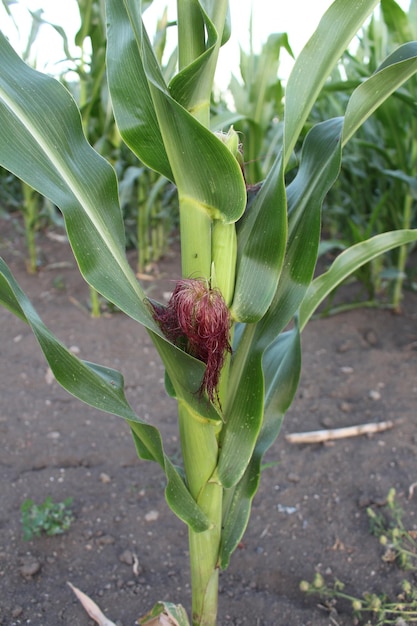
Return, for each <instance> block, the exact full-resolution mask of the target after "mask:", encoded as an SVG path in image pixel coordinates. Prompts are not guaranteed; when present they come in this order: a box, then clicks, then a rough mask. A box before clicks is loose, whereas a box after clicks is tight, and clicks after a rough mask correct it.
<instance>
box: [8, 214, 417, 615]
mask: <svg viewBox="0 0 417 626" xmlns="http://www.w3.org/2000/svg"><path fill="white" fill-rule="evenodd" d="M54 232H55V234H57V233H58V234H59V232H58V231H52V236H53V234H54ZM50 237H51V231H50V232H49V233H43V234H40V235H39V242H40V244H41V245H40V248H41V250H42V254H43V257H42V265H41V267H40V270H39V272H38V274H37V275H35V276H29V275H28V274H27V273H26V272H25V262H24V248H23V244H22V234H21V231H20V230H19V224H18V223H17V222H15V221H14V220H8V221H5V220H3V221H0V254H1V255H2V256H3V257H4V258H5V259H6V261H7V262H8V263H9V264H10V266H11V268H12V270H13V272H14V274H15V276H16V277H17V278H18V280H19V281H20V283H21V285H22V286H23V288H24V290H25V291H26V293H27V294H28V295H29V296H30V297H31V298H32V300H33V302H34V304H35V306H36V308H37V310H38V312H39V313H40V314H41V316H42V318H43V319H44V321H45V322H46V324H47V325H48V326H49V327H50V328H51V329H52V330H53V332H54V333H55V334H56V335H58V337H59V338H60V339H61V340H62V341H64V342H65V343H66V345H67V346H71V347H73V349H75V350H76V351H77V353H78V354H79V355H80V356H81V357H82V358H86V359H88V360H91V361H95V362H97V363H101V364H107V365H109V366H111V367H114V368H116V369H120V370H121V371H122V372H123V374H124V376H125V379H126V386H127V396H128V398H129V400H130V402H131V404H132V406H133V407H134V408H135V410H136V411H137V412H138V414H139V415H140V416H141V417H143V418H145V419H148V420H149V421H151V422H152V423H154V424H156V425H157V426H158V427H160V428H161V430H162V432H163V437H164V440H165V442H166V447H167V450H168V451H169V453H170V454H172V455H177V453H178V432H177V418H176V406H175V403H174V402H173V401H172V400H170V399H169V398H167V396H166V395H165V391H164V385H163V368H162V365H161V363H160V362H159V360H158V357H157V355H156V353H155V350H154V349H153V346H152V344H151V341H150V340H149V338H148V336H147V334H146V332H145V331H144V330H143V329H142V328H141V327H139V326H138V325H137V324H136V323H135V322H133V321H132V320H130V319H128V318H126V317H124V316H123V315H121V314H119V313H108V312H107V313H106V314H104V315H103V316H102V317H101V318H100V319H92V318H91V317H90V315H89V313H88V300H89V294H88V288H87V287H86V285H85V283H84V282H83V281H82V279H81V278H80V276H79V273H78V271H77V269H76V266H75V264H74V261H73V258H72V256H71V253H70V250H69V247H68V244H66V243H63V242H59V241H55V240H52V239H51V238H50ZM177 269H178V258H177V257H176V256H175V255H174V256H169V257H168V258H166V259H165V260H164V261H163V262H162V263H161V264H160V265H159V267H158V268H157V271H156V272H155V273H154V277H153V279H152V280H150V281H147V282H145V283H144V284H145V286H146V288H147V289H148V290H149V294H150V295H152V296H154V297H155V296H158V295H160V294H161V293H162V292H164V291H168V290H169V289H170V285H171V284H172V283H170V280H169V279H170V278H171V277H173V276H175V275H176V272H177ZM0 357H1V358H0V374H1V375H0V433H1V456H0V467H1V478H2V480H1V493H0V498H1V500H0V501H1V507H0V590H1V591H0V623H1V624H2V625H6V626H15V625H16V626H17V625H20V624H31V625H33V626H58V625H60V624H63V625H68V626H69V625H70V626H87V625H90V624H92V622H91V620H90V619H89V618H88V617H87V615H86V614H85V613H84V611H83V609H82V608H81V606H80V604H79V603H78V601H77V600H76V599H75V597H74V596H73V594H72V592H71V590H70V589H69V587H68V586H67V581H71V582H72V583H73V584H74V585H76V586H77V587H79V588H81V589H82V590H83V591H84V592H86V593H87V594H89V595H90V596H91V597H92V598H93V599H94V600H96V601H97V602H98V604H99V605H100V607H101V608H102V610H103V611H104V612H105V613H106V614H107V616H108V618H110V619H112V620H113V621H114V622H116V623H117V624H118V625H119V624H120V625H123V626H130V625H133V624H134V622H135V620H136V619H137V618H138V617H140V616H141V615H143V614H144V613H145V612H146V611H147V610H148V609H149V608H150V607H151V606H152V605H153V603H155V602H156V601H157V600H171V601H173V602H181V603H183V604H184V605H185V606H186V607H187V609H188V608H189V604H190V586H189V572H188V563H187V535H186V530H185V528H184V527H183V525H182V524H181V522H179V521H178V520H177V519H176V518H175V517H174V515H173V514H172V513H171V512H170V510H169V509H168V507H167V505H166V504H165V501H164V496H163V485H164V476H163V474H162V471H161V470H160V469H159V468H158V467H157V466H155V465H154V464H151V463H145V462H142V461H139V460H138V459H137V457H136V455H135V450H134V446H133V442H132V440H131V437H130V433H129V429H128V427H127V425H126V424H125V423H124V422H123V420H121V419H120V418H116V417H113V416H110V415H107V414H104V413H99V412H98V411H96V410H93V409H91V408H89V407H87V406H85V405H83V404H81V403H80V402H79V401H77V400H75V399H73V398H72V397H70V396H69V395H67V393H66V392H64V391H63V390H62V389H61V388H60V387H59V386H58V384H57V383H56V382H54V381H52V380H51V378H50V376H49V372H48V368H47V366H46V363H45V362H44V360H43V356H42V353H41V351H40V349H39V347H38V345H37V343H36V341H35V339H34V338H33V336H32V334H31V332H30V330H29V329H28V328H27V327H26V326H25V324H23V323H22V322H21V321H19V320H18V319H17V318H15V317H14V316H13V315H12V314H11V313H10V312H8V311H7V310H5V309H0ZM416 366H417V297H416V295H413V294H406V297H405V300H404V307H403V312H402V314H401V315H394V314H393V313H391V312H390V311H387V310H380V309H379V310H370V309H367V310H366V309H362V310H360V309H357V310H354V311H352V312H349V313H344V314H341V315H338V316H334V317H329V318H327V319H319V320H315V321H312V322H311V323H310V325H309V326H308V328H307V329H306V331H305V333H304V335H303V373H302V380H301V384H300V388H299V391H298V393H297V397H296V400H295V402H294V404H293V406H292V408H291V410H290V411H289V413H288V415H287V417H286V420H285V424H284V428H283V432H282V434H281V435H280V437H279V439H278V440H277V442H276V444H275V445H274V446H273V448H272V449H271V450H270V452H269V453H268V455H267V459H266V460H267V461H268V462H270V463H271V464H272V465H271V466H270V467H268V469H265V471H264V474H263V478H262V482H261V487H260V490H259V492H258V494H257V496H256V498H255V501H254V506H253V512H252V517H251V521H250V524H249V527H248V530H247V532H246V534H245V537H244V540H243V542H242V544H241V546H240V547H239V549H238V550H237V552H236V553H235V554H234V556H233V558H232V563H231V566H230V568H229V570H227V571H226V572H223V573H222V574H221V593H220V616H219V625H221V626H231V625H232V624H233V625H238V624H242V625H243V624H244V625H248V626H271V625H275V626H319V625H320V626H334V625H339V626H347V625H349V626H350V625H352V624H353V618H352V614H351V611H350V607H349V605H348V604H347V603H343V602H340V601H339V602H338V603H337V605H336V608H335V609H333V611H332V612H329V610H328V608H326V607H325V606H324V605H323V604H320V601H319V599H318V598H315V597H306V596H305V595H304V594H303V593H302V592H301V591H300V590H299V583H300V581H301V580H302V579H308V580H311V579H312V577H313V575H314V572H315V571H320V572H322V573H323V574H324V575H325V578H326V580H328V581H329V582H331V581H333V580H334V579H335V578H339V579H341V580H343V581H344V583H345V584H346V591H347V592H349V593H352V594H354V595H359V596H360V595H361V594H362V593H363V592H364V591H372V592H378V593H380V592H386V593H389V594H390V595H393V596H395V595H396V594H397V593H398V592H399V584H400V581H401V580H402V579H403V578H405V577H408V579H409V580H411V581H412V582H414V583H415V582H416V580H415V578H413V574H409V573H404V572H402V571H400V570H399V569H398V568H397V566H396V565H395V564H392V563H386V562H384V561H383V560H382V558H381V557H382V555H383V548H382V546H380V545H379V543H378V541H377V540H376V539H375V538H374V537H373V536H371V534H370V532H369V522H368V517H367V514H366V507H367V506H368V505H374V506H377V505H378V504H381V503H382V502H383V501H384V498H385V496H386V494H387V492H388V490H389V489H390V488H391V487H395V489H396V490H397V498H398V502H399V503H400V504H401V506H402V507H403V508H404V510H405V518H404V519H405V523H406V525H407V527H408V528H409V529H414V530H416V529H417V513H416V511H417V506H416V504H417V489H416V491H415V492H414V495H413V496H412V497H411V498H409V487H410V485H412V484H413V483H415V482H416V481H417V462H416V461H417V428H416V421H417V377H416V372H417V367H416ZM382 420H393V421H394V423H395V425H394V428H392V430H389V431H387V432H384V433H381V434H378V435H374V436H362V437H357V438H354V439H344V440H341V441H337V442H334V443H332V444H316V445H293V444H290V443H289V442H288V441H286V439H285V434H286V433H290V432H299V431H305V430H314V429H317V428H331V427H342V426H350V425H356V424H363V423H367V422H379V421H382ZM48 495H50V496H52V498H53V500H54V501H56V502H58V501H62V500H64V499H65V498H67V497H69V496H71V497H73V499H74V502H73V511H74V514H75V521H74V522H73V524H72V526H71V528H70V530H69V531H68V532H66V533H65V534H63V535H60V536H55V537H40V538H37V539H34V540H32V541H30V542H24V541H23V540H22V527H21V522H20V506H21V504H22V502H23V501H24V500H25V498H28V497H29V498H32V499H33V500H35V501H36V502H37V503H41V502H43V501H44V499H45V498H46V496H48ZM136 559H137V560H136Z"/></svg>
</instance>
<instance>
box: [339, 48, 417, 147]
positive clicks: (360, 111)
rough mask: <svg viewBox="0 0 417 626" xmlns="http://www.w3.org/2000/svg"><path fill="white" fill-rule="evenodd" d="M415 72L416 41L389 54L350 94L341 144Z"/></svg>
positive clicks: (416, 60)
mask: <svg viewBox="0 0 417 626" xmlns="http://www.w3.org/2000/svg"><path fill="white" fill-rule="evenodd" d="M416 72H417V41H411V42H409V43H406V44H404V45H403V46H400V47H399V48H397V50H395V51H394V52H393V53H392V54H390V55H389V56H388V57H387V58H386V59H385V61H384V62H383V63H382V64H381V65H380V67H379V68H378V70H377V71H376V72H375V73H374V74H373V75H372V76H371V77H370V78H368V80H366V81H365V82H364V83H362V84H361V85H359V87H357V88H356V89H355V91H354V92H353V94H352V96H351V97H350V100H349V103H348V106H347V109H346V114H345V124H344V128H343V145H344V144H346V142H347V141H348V140H349V139H350V138H351V137H352V135H353V134H354V133H355V132H356V131H357V130H358V128H359V127H360V126H361V125H362V124H363V122H364V121H365V120H366V119H367V118H368V117H369V116H370V115H371V114H372V113H373V112H374V111H375V110H376V109H377V108H378V107H379V106H380V105H381V104H382V103H383V102H384V101H385V100H386V99H387V98H388V96H390V95H391V94H392V93H393V92H394V91H395V90H396V89H398V87H400V86H401V85H402V84H403V83H404V82H405V81H406V80H408V79H409V78H410V77H411V76H413V75H414V74H415V73H416Z"/></svg>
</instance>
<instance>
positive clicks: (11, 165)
mask: <svg viewBox="0 0 417 626" xmlns="http://www.w3.org/2000/svg"><path fill="white" fill-rule="evenodd" d="M376 5H377V1H376V0H360V1H358V2H355V3H354V5H353V4H351V3H346V2H345V0H336V1H335V2H334V3H333V5H332V6H331V7H330V8H329V10H328V11H327V12H326V13H325V15H324V16H323V18H322V20H321V22H320V24H319V26H318V28H317V30H316V32H315V33H314V35H313V36H312V38H311V40H310V41H309V42H308V44H307V45H306V48H305V49H304V51H303V52H302V53H301V54H300V56H299V58H298V59H297V62H296V64H295V67H294V70H293V72H292V74H291V77H290V79H289V81H288V85H287V90H286V98H285V102H286V111H285V116H284V133H283V138H282V144H281V147H280V151H279V154H278V156H277V158H276V160H275V161H274V163H273V165H272V167H271V168H270V171H269V172H268V175H267V176H266V178H265V181H264V182H263V184H262V187H261V189H260V191H259V193H258V194H257V195H256V197H255V198H254V199H253V201H252V202H251V205H250V207H249V208H246V199H247V193H246V186H245V180H244V175H243V172H242V164H241V161H242V159H241V148H240V146H239V140H238V136H237V134H236V132H235V131H234V130H233V128H231V129H225V131H224V132H221V133H214V132H212V131H211V130H210V96H211V91H212V86H213V79H214V74H215V69H216V62H217V57H218V52H219V48H220V46H221V45H223V44H225V43H226V42H227V39H228V36H229V32H230V23H229V19H228V3H227V0H212V1H211V2H206V1H204V2H203V1H202V0H193V1H189V0H178V3H177V9H178V11H177V22H178V23H177V29H178V71H177V73H176V74H175V76H174V77H173V78H172V80H170V82H169V83H168V84H167V82H166V80H165V78H164V75H163V72H162V71H161V67H160V64H159V63H158V61H157V57H156V56H155V54H154V52H153V49H152V45H151V43H150V39H149V37H148V34H147V32H146V30H145V28H144V26H143V23H142V16H141V3H140V2H138V1H137V0H123V1H122V0H107V2H106V11H107V16H106V20H107V25H108V27H107V28H108V30H107V58H106V67H107V80H108V84H109V88H110V93H111V101H112V106H113V110H114V115H115V119H116V122H117V125H118V129H119V131H120V133H121V136H122V137H123V139H124V141H125V142H126V144H127V145H128V146H130V148H131V149H132V151H133V152H135V154H136V155H137V156H138V157H139V159H140V160H141V161H142V162H143V163H145V164H146V165H148V166H149V167H150V168H152V169H154V170H155V171H156V172H158V173H159V174H161V175H163V176H165V177H166V178H167V179H168V180H171V181H172V182H173V183H175V185H176V187H177V190H178V199H179V211H180V235H181V261H182V277H178V281H177V283H176V285H175V288H174V290H173V293H172V296H171V299H170V301H169V302H168V304H162V303H159V302H156V301H151V300H149V299H148V298H147V297H146V295H145V293H144V291H143V289H142V287H141V285H140V284H139V283H138V281H137V279H136V277H135V274H134V272H133V271H132V269H131V268H130V266H129V264H128V262H127V259H126V256H125V246H124V243H125V239H124V235H125V233H124V228H123V221H122V218H121V211H120V206H119V201H118V193H117V180H116V176H115V173H114V170H113V169H112V168H111V166H110V165H109V164H108V163H107V162H106V161H104V160H103V159H102V157H100V156H99V155H98V154H97V153H96V152H95V151H94V150H93V148H91V146H90V145H89V144H88V143H87V142H86V140H85V138H84V135H83V132H82V125H81V118H80V114H79V111H78V110H77V107H76V105H75V103H74V101H73V100H72V98H71V97H70V95H69V94H68V92H67V91H66V90H65V88H64V87H63V86H62V85H60V84H59V83H58V82H56V81H54V80H53V79H51V78H50V77H48V76H45V75H43V74H40V73H37V72H35V71H34V70H33V69H31V68H29V67H27V66H26V65H25V64H24V63H23V62H22V61H21V60H20V59H19V57H18V56H17V55H16V54H15V53H14V51H13V50H12V48H11V47H10V46H9V44H8V43H7V41H6V39H5V38H4V37H0V58H1V63H0V68H1V69H0V164H1V165H3V166H4V167H5V168H7V169H9V170H10V171H12V172H14V173H15V174H16V175H18V176H19V177H21V178H22V179H23V180H25V181H26V182H27V183H28V184H30V185H32V186H33V187H34V188H36V189H38V191H39V192H40V193H42V194H44V195H45V196H47V197H49V198H50V199H51V200H52V201H53V202H55V203H56V204H57V205H58V206H59V207H60V208H61V210H62V212H63V214H64V216H65V222H66V228H67V232H68V237H69V240H70V242H71V245H72V248H73V251H74V254H75V257H76V259H77V262H78V264H79V267H80V270H81V272H82V274H83V275H84V276H85V279H86V280H87V282H89V283H90V284H91V285H92V286H93V287H94V288H95V289H97V291H98V292H99V293H101V294H103V296H104V297H106V298H107V299H108V300H109V301H111V302H113V303H114V304H115V305H116V306H117V307H118V308H119V309H120V310H122V311H124V312H125V313H126V314H127V315H129V316H130V317H132V318H133V319H134V320H136V321H137V322H138V323H140V324H143V325H144V326H145V327H146V329H147V330H148V332H149V334H150V336H151V338H152V340H153V343H154V345H155V347H156V350H157V351H158V353H159V355H160V357H161V359H162V361H163V363H164V366H165V371H166V376H165V385H166V390H167V392H168V394H169V395H170V396H172V397H174V398H176V400H177V402H178V429H179V434H180V441H181V450H182V466H181V467H178V466H177V465H175V464H174V463H173V461H172V460H171V459H170V458H169V457H168V456H167V454H166V453H165V451H164V446H163V440H162V435H161V433H160V432H159V431H158V430H157V428H156V427H154V426H153V425H152V424H150V423H147V422H144V421H142V420H141V419H140V418H139V417H138V416H137V415H136V413H135V412H134V410H133V409H132V408H131V407H130V405H129V404H128V402H127V400H126V398H125V395H124V389H123V377H122V375H121V374H120V373H119V372H117V371H115V370H113V369H111V368H108V367H103V366H100V365H97V364H94V363H91V362H87V361H82V360H80V359H78V358H77V357H76V356H75V355H73V354H72V353H71V352H69V351H68V350H67V349H66V348H65V347H64V346H63V345H62V343H60V342H59V341H58V339H56V338H55V337H54V336H53V335H52V333H51V332H50V331H49V330H48V329H47V328H46V327H45V326H44V324H43V323H42V321H41V320H40V319H39V317H38V316H37V314H36V312H35V311H34V309H33V307H32V305H31V304H30V302H29V301H28V299H27V297H26V296H25V295H24V293H23V292H22V290H21V289H20V287H19V285H18V284H17V282H16V280H15V279H14V278H13V276H12V275H11V273H10V270H9V269H8V267H7V265H6V264H5V262H4V261H2V260H1V261H0V300H1V301H2V303H3V304H4V305H5V306H7V307H8V308H9V309H11V310H12V311H13V312H14V313H15V314H16V315H18V316H19V317H20V318H21V319H23V320H24V321H26V322H27V323H28V324H29V325H30V326H31V328H32V329H33V332H34V333H35V335H36V337H37V339H38V341H39V343H40V346H41V348H42V350H43V352H44V354H45V357H46V359H47V360H48V362H49V365H50V367H51V369H52V371H53V373H54V375H55V377H56V379H57V380H58V381H59V382H60V383H61V385H63V386H64V387H65V388H66V389H67V390H68V391H69V392H71V393H72V394H74V395H75V396H77V397H78V398H80V399H81V400H83V401H84V402H87V403H89V404H91V405H92V406H94V407H96V408H98V409H101V410H103V411H107V412H111V413H114V414H116V415H118V416H120V417H122V418H124V419H125V420H126V421H127V423H128V424H129V426H130V429H131V432H132V436H133V440H134V443H135V446H136V450H137V453H138V455H139V457H140V458H142V459H145V460H149V461H154V462H157V463H159V464H160V466H161V467H162V468H163V470H164V471H165V474H166V480H167V483H166V489H165V496H166V500H167V502H168V505H169V506H170V507H171V509H172V510H173V511H174V513H175V514H176V515H177V516H178V517H179V518H180V519H181V520H183V521H184V522H185V523H186V524H187V527H188V534H189V552H190V569H191V583H192V617H191V620H192V624H194V625H199V626H213V625H214V624H215V623H216V619H217V596H218V578H219V570H220V569H221V568H226V567H227V566H228V564H229V561H230V558H231V555H232V553H233V551H234V550H235V549H236V547H237V546H238V544H239V542H240V540H241V537H242V535H243V533H244V531H245V528H246V525H247V523H248V519H249V515H250V509H251V504H252V500H253V498H254V495H255V493H256V490H257V487H258V484H259V480H260V474H261V466H262V458H263V455H264V454H265V452H266V450H267V449H268V448H269V447H270V446H271V445H272V443H273V442H274V440H275V438H276V436H277V435H278V433H279V430H280V426H281V423H282V419H283V417H284V414H285V412H286V411H287V409H288V407H289V406H290V404H291V401H292V399H293V397H294V394H295V391H296V388H297V384H298V379H299V374H300V367H301V356H300V332H301V331H302V329H303V328H304V327H305V325H306V323H307V322H308V320H309V319H310V317H311V315H312V314H313V312H314V311H315V309H316V308H317V306H318V305H319V304H320V302H321V301H322V300H323V298H325V297H326V295H327V293H328V292H329V290H332V289H333V288H334V287H335V285H337V284H338V283H339V282H340V281H342V280H343V279H344V278H345V277H346V276H347V275H349V273H351V272H352V271H354V270H355V269H356V268H357V267H358V266H360V265H361V264H363V263H365V262H367V261H369V259H371V258H373V257H374V256H377V255H378V254H381V253H383V252H384V251H386V250H388V249H391V248H393V247H395V246H398V245H403V244H404V243H407V242H410V241H414V240H416V239H417V231H416V230H412V229H403V230H399V231H395V232H390V233H383V234H381V235H378V236H376V237H373V238H372V239H370V240H369V241H365V242H362V243H361V244H360V245H358V246H354V247H353V248H352V249H350V250H346V251H345V252H344V253H343V254H342V255H340V257H338V258H337V259H336V261H335V263H334V265H333V266H332V267H331V268H330V269H329V270H328V272H326V274H324V275H322V276H319V277H318V278H316V279H314V280H313V273H314V268H315V264H316V259H317V251H318V246H319V240H320V208H321V204H322V201H323V197H324V195H325V194H326V193H327V191H328V190H329V188H330V187H331V185H332V184H333V183H334V181H335V179H336V178H337V175H338V172H339V167H340V159H341V150H342V147H343V145H344V144H346V142H347V141H348V140H349V139H350V138H351V137H352V135H353V134H354V133H355V131H356V130H357V128H358V127H359V126H360V125H361V124H362V123H363V122H364V120H365V119H366V118H367V117H368V116H369V115H371V113H372V112H373V111H374V110H375V109H376V108H377V107H378V106H379V105H380V104H381V103H382V102H383V101H384V100H385V98H386V97H387V96H388V95H389V94H390V93H391V92H393V91H394V90H395V89H397V88H398V87H399V86H400V85H401V84H402V83H403V82H404V81H406V80H407V79H408V78H409V77H410V76H412V75H413V74H414V73H415V72H416V71H417V43H416V42H411V43H407V44H405V45H404V46H402V47H400V48H399V49H398V50H394V51H393V52H392V53H391V54H390V55H389V56H388V58H387V59H386V60H385V61H384V62H383V63H382V65H381V66H380V67H379V68H378V70H377V71H376V72H375V73H374V74H372V75H371V76H369V77H368V78H367V80H365V81H363V83H362V84H361V85H360V86H359V87H358V88H357V89H356V90H355V92H354V93H353V94H352V96H351V98H350V100H349V103H348V106H347V109H346V111H345V115H344V116H342V117H339V118H336V119H330V120H326V121H325V122H323V123H320V124H317V125H316V126H314V127H313V128H312V129H311V131H310V132H309V133H308V135H307V136H306V138H305V140H304V142H303V147H302V151H301V154H300V155H299V161H298V165H297V170H296V171H294V172H292V173H291V174H292V176H291V182H290V183H289V184H288V185H286V174H287V171H288V169H289V163H290V162H291V163H294V162H295V160H294V159H293V158H292V156H293V152H294V148H295V146H296V143H297V140H298V138H299V135H300V133H301V132H302V129H303V127H304V124H305V121H306V119H307V117H308V115H309V112H310V110H311V107H312V106H313V103H314V102H315V100H316V98H317V96H318V94H319V92H320V90H321V88H322V86H323V84H324V82H325V80H326V78H327V76H328V75H329V73H330V72H331V71H332V69H333V67H334V66H335V64H336V63H337V61H338V59H339V58H340V56H341V54H342V53H343V51H344V50H345V48H346V47H347V46H348V45H349V42H350V41H351V39H352V37H353V36H354V34H355V33H356V32H357V30H358V29H359V28H360V27H361V25H362V24H363V22H364V21H365V20H366V19H367V17H368V16H369V15H370V14H371V12H372V10H373V9H374V7H375V6H376ZM166 610H169V609H168V608H167V607H166V606H165V605H163V604H162V605H158V607H157V609H155V611H161V612H163V611H166ZM176 619H177V621H178V623H180V624H187V623H188V621H187V618H186V617H185V615H184V613H181V616H177V617H176Z"/></svg>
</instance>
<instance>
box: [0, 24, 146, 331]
mask: <svg viewBox="0 0 417 626" xmlns="http://www.w3.org/2000/svg"><path fill="white" fill-rule="evenodd" d="M0 54H1V57H2V65H1V70H0V164H1V165H3V166H4V167H5V168H6V169H8V170H10V171H11V172H13V173H14V174H15V175H16V176H18V177H19V178H21V179H22V180H24V181H25V182H26V183H28V184H29V185H30V186H31V187H33V188H34V189H36V190H37V191H39V192H40V193H41V194H43V195H44V196H46V197H47V198H49V199H50V200H51V201H52V202H53V203H54V204H56V205H57V206H58V207H59V208H60V209H61V210H62V212H63V214H64V218H65V222H66V226H67V230H68V236H69V239H70V243H71V246H72V248H73V250H74V253H75V255H76V258H77V262H78V264H79V266H80V270H81V272H82V274H83V276H84V277H85V279H86V280H87V282H89V283H90V285H92V286H93V287H94V288H95V289H97V291H99V292H100V293H102V294H103V295H104V296H105V297H106V298H107V299H108V300H110V301H111V302H113V303H114V304H116V305H117V306H118V307H119V308H120V309H121V310H123V311H125V312H126V313H127V314H128V315H130V316H131V317H133V318H134V319H136V320H138V321H140V322H141V323H143V324H145V325H146V326H148V327H149V328H151V329H153V330H155V331H156V332H158V329H157V328H156V325H155V323H154V321H153V319H152V316H151V315H150V313H149V309H148V307H147V306H146V304H145V303H144V294H143V291H142V289H141V287H140V285H139V283H138V281H137V280H136V278H135V275H134V273H133V271H132V270H131V268H130V267H129V264H128V262H127V259H126V256H125V248H124V246H125V241H124V226H123V220H122V214H121V211H120V207H119V203H118V197H117V181H116V176H115V173H114V170H113V169H112V167H111V166H110V165H109V164H108V163H106V161H105V160H104V159H102V158H101V157H100V156H99V155H98V154H97V153H96V152H95V151H94V150H93V149H92V148H91V146H90V145H89V144H88V142H87V141H86V139H85V137H84V135H83V132H82V127H81V119H80V114H79V112H78V110H77V107H76V105H75V102H74V100H73V99H72V97H71V96H70V94H69V93H68V92H67V90H66V89H65V88H64V87H63V86H62V85H61V84H60V83H58V81H56V80H54V79H52V78H50V77H48V76H46V75H44V74H41V73H39V72H36V71H35V70H33V69H31V68H30V67H28V66H27V65H25V63H23V61H21V59H20V58H19V57H18V55H17V54H16V53H15V52H14V51H13V49H12V48H11V46H10V44H9V43H8V42H7V40H6V39H5V37H4V36H3V35H2V34H1V33H0Z"/></svg>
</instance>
